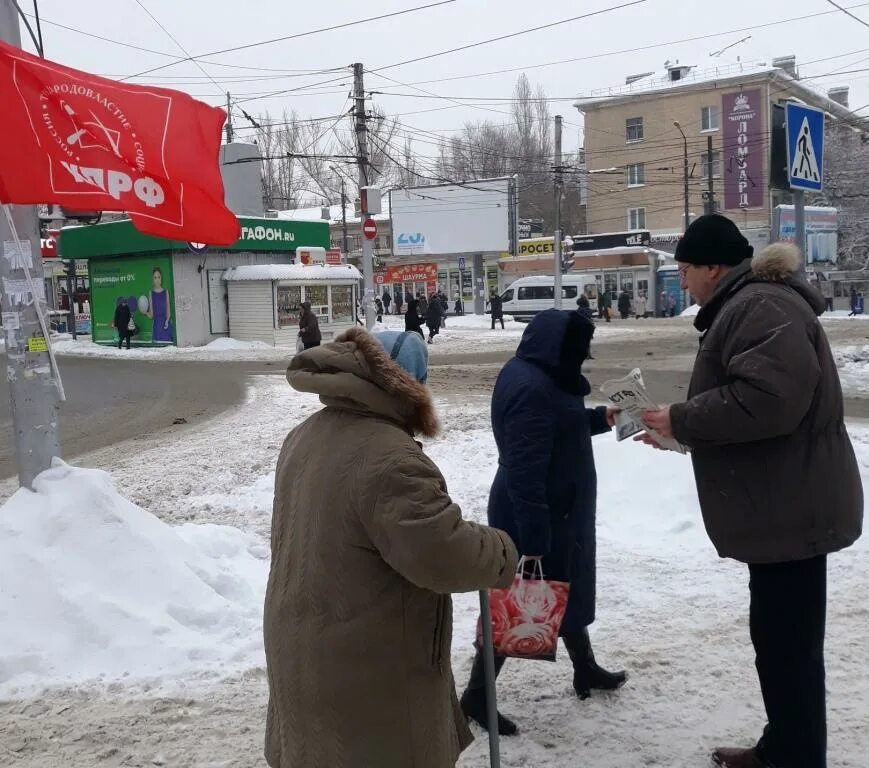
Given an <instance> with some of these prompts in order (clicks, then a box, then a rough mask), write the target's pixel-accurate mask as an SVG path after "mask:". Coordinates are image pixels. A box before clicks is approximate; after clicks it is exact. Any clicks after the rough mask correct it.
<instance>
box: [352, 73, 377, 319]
mask: <svg viewBox="0 0 869 768" xmlns="http://www.w3.org/2000/svg"><path fill="white" fill-rule="evenodd" d="M363 71H364V69H363V67H362V64H359V63H356V64H354V65H353V100H354V109H353V115H354V118H355V120H356V147H357V161H358V163H359V188H360V190H361V188H362V187H367V186H368V184H369V178H368V169H369V168H370V167H371V166H370V164H369V162H368V122H367V115H366V114H365V85H364V84H363V79H362V74H363ZM359 198H360V200H361V199H362V194H361V191H360V195H359ZM360 218H361V220H362V225H363V226H364V225H365V221H366V220H367V219H368V218H369V216H368V211H360ZM372 250H373V244H372V242H371V241H370V240H369V239H368V238H367V237H365V236H363V237H362V278H363V285H364V288H365V296H364V297H363V299H362V301H363V303H364V307H365V327H366V328H368V329H369V330H370V329H371V328H373V327H374V323H375V321H376V319H377V316H376V315H375V312H374V263H373V260H372V256H373V254H372Z"/></svg>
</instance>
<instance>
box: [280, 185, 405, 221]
mask: <svg viewBox="0 0 869 768" xmlns="http://www.w3.org/2000/svg"><path fill="white" fill-rule="evenodd" d="M381 201H382V203H381V207H382V208H383V212H382V213H377V214H375V215H374V216H372V217H371V218H372V219H374V220H375V221H389V193H388V192H384V193H383V196H382V198H381ZM346 207H347V223H348V224H359V223H360V222H361V218H360V217H359V216H357V215H356V210H355V209H354V207H353V205H352V204H350V205H347V206H346ZM323 208H328V209H329V219H328V220H329V222H330V223H331V224H340V223H341V206H340V205H329V206H325V205H324V206H317V207H315V208H314V207H312V208H293V209H290V210H287V211H276V213H277V217H278V218H279V219H292V220H293V221H326V219H324V218H323Z"/></svg>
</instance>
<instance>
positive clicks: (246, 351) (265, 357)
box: [52, 337, 296, 362]
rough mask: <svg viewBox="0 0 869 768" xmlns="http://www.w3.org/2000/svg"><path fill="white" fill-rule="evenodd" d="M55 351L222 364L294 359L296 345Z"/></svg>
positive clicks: (231, 343) (58, 345)
mask: <svg viewBox="0 0 869 768" xmlns="http://www.w3.org/2000/svg"><path fill="white" fill-rule="evenodd" d="M52 345H53V347H54V351H55V352H56V353H57V354H58V355H62V356H67V357H99V358H109V359H120V360H146V361H149V362H158V361H159V362H164V361H166V360H178V361H183V362H188V361H189V362H220V361H231V360H240V361H248V360H255V361H266V362H281V361H286V360H288V359H289V358H290V357H292V356H293V355H294V354H295V352H296V349H295V346H293V347H292V348H289V347H273V346H271V345H270V344H265V343H264V342H262V341H237V340H236V339H231V338H223V339H215V340H214V341H212V342H211V343H210V344H207V345H206V346H204V347H174V346H166V347H135V346H134V347H133V348H132V349H118V347H117V346H116V345H108V344H95V343H94V342H92V341H90V338H89V337H88V339H86V340H83V339H79V340H78V341H73V340H72V339H71V338H70V339H65V340H60V341H57V342H53V344H52Z"/></svg>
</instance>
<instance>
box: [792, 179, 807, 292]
mask: <svg viewBox="0 0 869 768" xmlns="http://www.w3.org/2000/svg"><path fill="white" fill-rule="evenodd" d="M794 230H795V232H794V239H795V241H796V244H797V248H799V249H800V255H801V256H802V258H801V259H800V270H799V271H800V274H801V275H802V276H803V277H805V274H806V196H805V193H804V192H803V190H801V189H795V190H794Z"/></svg>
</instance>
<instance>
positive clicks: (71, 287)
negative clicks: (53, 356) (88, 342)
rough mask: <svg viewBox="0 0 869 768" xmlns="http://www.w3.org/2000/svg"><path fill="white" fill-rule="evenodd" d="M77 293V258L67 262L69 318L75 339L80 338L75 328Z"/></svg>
mask: <svg viewBox="0 0 869 768" xmlns="http://www.w3.org/2000/svg"><path fill="white" fill-rule="evenodd" d="M74 293H75V260H73V261H68V262H67V263H66V297H67V299H68V300H69V315H68V316H67V317H68V318H69V320H68V321H67V322H68V323H69V327H70V332H71V333H72V338H73V341H75V340H76V339H77V338H78V334H77V333H76V330H75V300H74V299H73V295H74Z"/></svg>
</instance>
